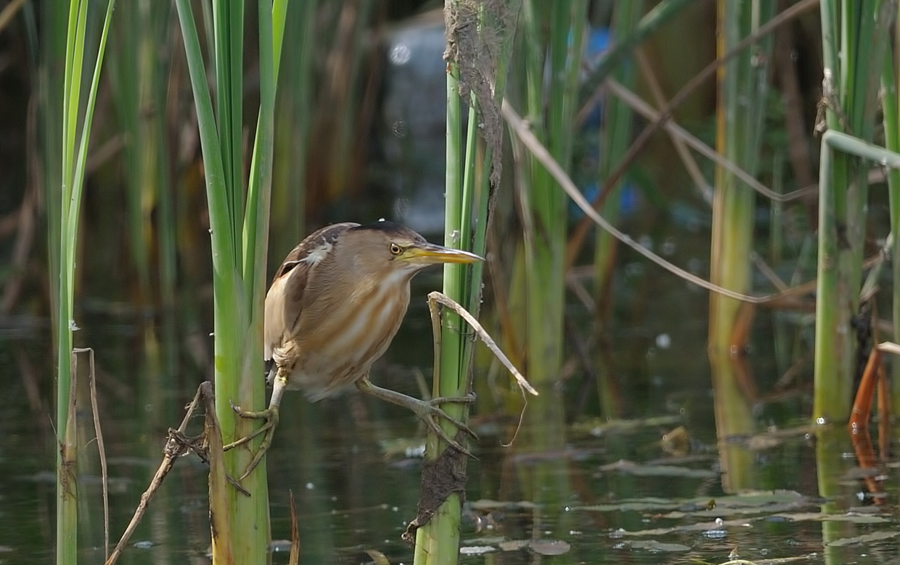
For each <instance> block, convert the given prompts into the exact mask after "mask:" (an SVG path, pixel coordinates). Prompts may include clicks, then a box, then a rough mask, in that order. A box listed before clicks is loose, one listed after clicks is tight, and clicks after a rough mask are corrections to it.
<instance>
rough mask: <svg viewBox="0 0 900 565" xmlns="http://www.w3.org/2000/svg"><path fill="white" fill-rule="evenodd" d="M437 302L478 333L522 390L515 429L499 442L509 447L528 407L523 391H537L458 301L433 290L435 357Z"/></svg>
mask: <svg viewBox="0 0 900 565" xmlns="http://www.w3.org/2000/svg"><path fill="white" fill-rule="evenodd" d="M438 304H442V305H444V306H446V307H447V308H450V309H451V310H453V311H454V312H456V313H457V314H458V315H459V317H461V318H462V319H463V320H465V321H466V322H468V324H469V325H470V326H471V327H472V329H473V330H475V333H476V334H477V335H478V337H480V338H481V341H482V342H484V344H485V345H486V346H487V348H488V349H489V350H490V351H491V353H493V354H494V356H495V357H497V359H498V360H499V361H500V363H502V364H503V366H504V367H506V368H507V369H508V370H509V372H510V373H512V375H513V377H515V379H516V383H517V384H518V385H519V390H520V391H521V392H522V401H523V404H522V410H521V411H520V412H519V422H518V423H517V424H516V430H515V432H513V437H512V439H510V440H509V442H508V443H502V442H501V444H500V445H502V446H503V447H510V446H511V445H512V444H513V442H515V441H516V437H518V435H519V430H520V429H522V420H523V419H524V418H525V408H527V407H528V397H527V396H526V395H525V392H526V391H527V392H529V393H530V394H533V395H534V396H538V392H537V391H536V390H535V389H534V387H533V386H531V384H530V383H529V382H528V381H527V380H526V379H525V377H524V376H523V375H522V373H520V372H519V370H518V369H516V367H515V365H513V364H512V361H510V360H509V358H508V357H507V356H506V355H504V353H503V352H502V351H501V350H500V348H499V347H498V346H497V343H496V342H495V341H494V339H493V338H492V337H491V336H490V334H489V333H487V331H486V330H485V329H484V328H483V327H481V324H479V323H478V320H476V319H475V317H474V316H473V315H472V314H470V313H469V311H468V310H466V309H465V308H463V307H462V305H460V304H459V303H458V302H456V301H455V300H453V299H452V298H450V297H449V296H447V295H446V294H443V293H441V292H438V291H434V292H432V293H431V294H429V295H428V309H429V310H430V311H431V324H432V331H433V332H434V352H435V353H434V354H435V359H438V358H439V356H440V350H441V317H440V315H439V313H438V309H437V305H438ZM434 367H435V368H434V371H435V373H434V379H435V381H437V379H438V378H439V377H440V372H439V371H440V368H439V367H440V364H438V363H435V365H434ZM469 388H471V387H469Z"/></svg>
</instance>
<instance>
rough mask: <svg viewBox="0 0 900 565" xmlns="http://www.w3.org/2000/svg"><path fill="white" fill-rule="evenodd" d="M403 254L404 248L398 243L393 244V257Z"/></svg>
mask: <svg viewBox="0 0 900 565" xmlns="http://www.w3.org/2000/svg"><path fill="white" fill-rule="evenodd" d="M401 253H403V248H402V247H400V246H399V245H397V244H396V243H392V244H391V255H400V254H401Z"/></svg>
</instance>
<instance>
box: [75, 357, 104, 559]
mask: <svg viewBox="0 0 900 565" xmlns="http://www.w3.org/2000/svg"><path fill="white" fill-rule="evenodd" d="M79 353H87V354H88V359H89V363H90V367H89V370H88V376H89V379H88V383H89V386H90V388H91V414H92V416H93V419H94V435H96V437H97V452H98V453H99V455H100V484H101V488H102V489H103V557H104V558H105V559H107V560H108V559H109V472H108V469H107V465H106V446H105V445H104V443H103V430H102V429H101V428H100V408H98V405H97V375H96V371H95V369H94V367H95V365H94V350H93V349H91V348H90V347H77V348H75V349H73V350H72V370H73V371H77V370H78V368H77V367H78V354H79Z"/></svg>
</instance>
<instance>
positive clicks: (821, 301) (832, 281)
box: [813, 130, 900, 422]
mask: <svg viewBox="0 0 900 565" xmlns="http://www.w3.org/2000/svg"><path fill="white" fill-rule="evenodd" d="M841 153H844V154H847V155H852V156H855V157H858V158H860V159H867V160H869V161H873V162H875V163H880V164H881V165H882V166H885V167H890V168H891V169H900V153H896V152H893V151H889V150H887V149H885V148H883V147H878V146H877V145H872V144H871V143H868V142H866V141H863V140H861V139H857V138H855V137H853V136H849V135H847V134H844V133H840V132H837V131H834V130H828V131H827V132H825V135H823V136H822V153H821V157H820V160H819V163H820V164H819V266H818V271H817V281H818V283H817V287H816V296H817V300H816V359H815V361H816V384H815V392H814V395H815V396H814V402H815V404H814V412H813V416H814V417H815V418H817V419H822V420H824V421H832V422H839V421H845V420H846V419H847V417H848V416H849V403H850V400H851V389H852V384H853V381H852V379H853V375H852V374H851V373H850V372H849V371H847V372H845V373H844V374H841V373H838V374H837V375H836V376H835V382H829V383H828V384H829V385H831V386H823V383H821V382H820V379H821V378H822V375H823V374H824V372H820V370H819V369H820V364H822V363H827V362H830V361H831V360H832V359H833V358H834V356H835V354H834V352H830V351H827V350H826V347H827V346H828V345H829V344H831V343H838V342H839V340H840V339H841V338H840V337H839V336H835V335H834V334H839V333H846V330H845V329H843V327H842V323H843V320H842V319H841V316H840V309H839V308H834V307H833V306H832V303H829V302H827V301H828V300H833V299H835V298H836V297H837V296H839V295H838V289H837V285H838V283H839V276H838V273H837V271H838V269H839V268H840V264H839V262H838V260H837V258H838V255H839V253H840V247H841V245H840V243H841V241H843V240H842V238H841V237H840V236H839V234H838V227H837V221H836V219H837V218H838V217H839V216H838V215H837V213H836V212H837V210H836V207H835V198H834V192H835V191H837V190H840V189H841V188H840V187H837V186H835V183H834V165H835V158H836V157H837V155H839V154H841ZM856 294H858V292H856ZM835 384H839V385H841V386H840V387H836V386H834V385H835Z"/></svg>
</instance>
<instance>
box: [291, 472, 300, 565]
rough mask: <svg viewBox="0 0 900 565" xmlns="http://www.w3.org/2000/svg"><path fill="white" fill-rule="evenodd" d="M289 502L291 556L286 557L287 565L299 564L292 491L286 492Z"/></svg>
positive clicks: (298, 539)
mask: <svg viewBox="0 0 900 565" xmlns="http://www.w3.org/2000/svg"><path fill="white" fill-rule="evenodd" d="M288 497H289V500H290V501H291V555H290V557H288V565H299V563H300V530H299V529H298V528H297V508H296V507H295V506H294V491H293V490H288Z"/></svg>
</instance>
